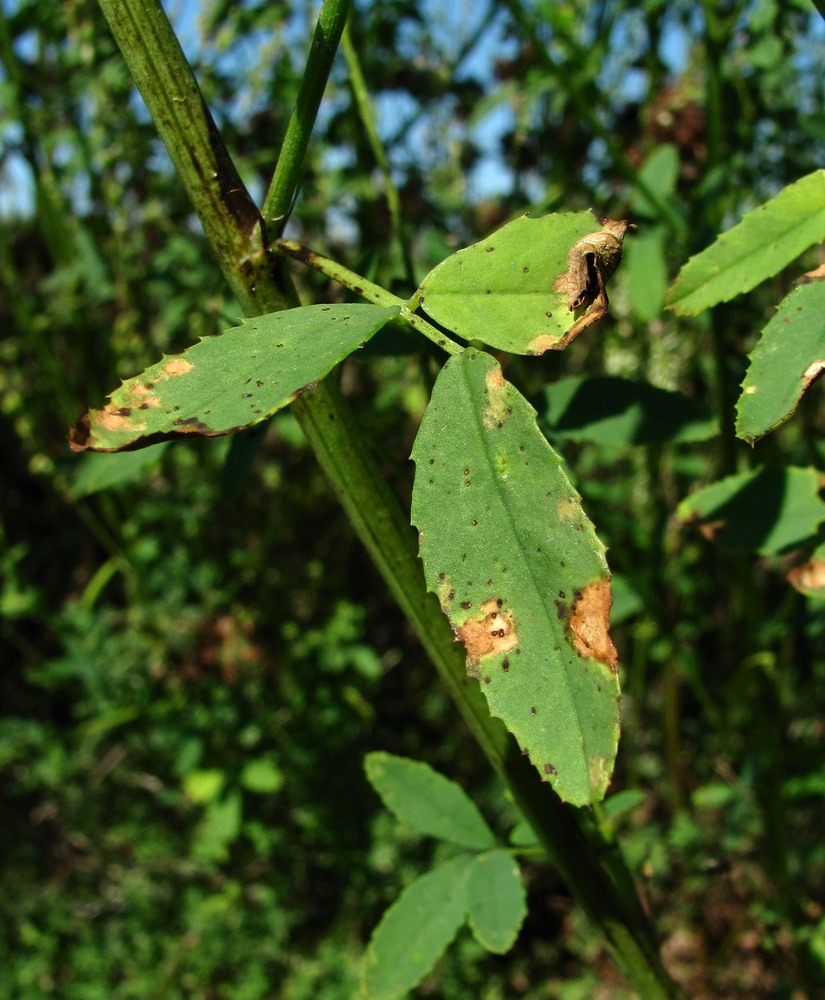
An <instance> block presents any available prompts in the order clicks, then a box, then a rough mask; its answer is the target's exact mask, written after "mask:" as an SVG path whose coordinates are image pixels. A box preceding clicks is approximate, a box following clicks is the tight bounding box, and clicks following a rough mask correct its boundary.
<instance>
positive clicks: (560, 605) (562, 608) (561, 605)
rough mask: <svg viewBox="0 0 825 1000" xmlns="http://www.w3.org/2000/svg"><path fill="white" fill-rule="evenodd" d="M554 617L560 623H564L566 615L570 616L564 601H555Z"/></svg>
mask: <svg viewBox="0 0 825 1000" xmlns="http://www.w3.org/2000/svg"><path fill="white" fill-rule="evenodd" d="M555 604H556V615H557V616H558V619H559V621H560V622H566V621H567V618H568V615H569V614H570V609H569V608H568V607H567V603H566V602H565V601H556V602H555Z"/></svg>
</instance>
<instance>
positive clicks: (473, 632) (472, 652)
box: [455, 598, 519, 668]
mask: <svg viewBox="0 0 825 1000" xmlns="http://www.w3.org/2000/svg"><path fill="white" fill-rule="evenodd" d="M503 605H504V602H503V601H502V600H500V599H497V598H492V599H491V600H489V601H485V602H484V603H483V604H482V605H481V609H480V610H481V614H480V615H478V616H476V617H473V618H468V619H467V620H466V621H465V622H464V624H463V625H462V626H461V627H460V628H456V629H455V634H456V638H457V639H460V640H461V641H462V642H463V643H464V645H465V647H466V649H467V666H468V668H472V667H475V666H477V665H478V664H479V663H480V662H481V661H482V660H484V659H486V658H487V657H489V656H497V655H498V654H499V653H508V652H509V651H510V650H511V649H515V648H516V646H518V644H519V637H518V631H517V630H516V622H515V619H514V618H513V614H512V612H511V611H508V610H507V609H505V608H504V606H503Z"/></svg>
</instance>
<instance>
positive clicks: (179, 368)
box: [163, 358, 195, 378]
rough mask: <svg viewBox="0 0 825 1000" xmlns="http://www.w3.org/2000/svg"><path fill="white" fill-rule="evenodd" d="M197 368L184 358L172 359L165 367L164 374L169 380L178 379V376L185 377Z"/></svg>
mask: <svg viewBox="0 0 825 1000" xmlns="http://www.w3.org/2000/svg"><path fill="white" fill-rule="evenodd" d="M194 367H195V366H194V365H193V364H191V363H190V362H189V361H184V359H183V358H171V359H170V360H169V361H167V362H166V364H165V365H164V366H163V372H164V374H165V375H167V376H168V377H169V378H176V377H177V376H178V375H185V374H186V373H187V372H191V371H192V369H193V368H194Z"/></svg>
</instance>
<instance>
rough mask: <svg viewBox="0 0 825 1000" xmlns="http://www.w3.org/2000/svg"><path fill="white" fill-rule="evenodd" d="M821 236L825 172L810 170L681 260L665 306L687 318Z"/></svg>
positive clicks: (824, 233) (752, 283) (746, 287)
mask: <svg viewBox="0 0 825 1000" xmlns="http://www.w3.org/2000/svg"><path fill="white" fill-rule="evenodd" d="M823 240H825V170H816V171H814V173H812V174H808V175H807V176H806V177H803V178H802V179H801V180H798V181H797V182H796V183H795V184H791V185H789V186H788V187H786V188H785V189H784V190H783V191H780V192H779V194H778V195H777V196H776V197H775V198H771V200H770V201H768V202H766V203H765V204H764V205H760V206H759V208H756V209H754V210H753V211H752V212H748V213H747V215H745V216H744V217H743V219H742V221H741V222H740V223H738V225H736V226H734V227H733V228H732V229H729V230H728V231H727V232H726V233H722V235H721V236H719V237H718V238H717V240H716V241H715V242H714V243H712V244H711V245H710V246H709V247H707V248H706V249H705V250H703V251H702V252H701V253H700V254H697V255H696V256H695V257H691V259H690V260H689V261H688V262H687V264H685V266H684V267H683V268H682V270H681V272H680V273H679V277H678V278H677V279H676V282H675V283H674V284H673V285H672V287H671V289H670V291H669V292H668V295H667V302H668V306H669V307H670V308H671V309H672V310H673V311H674V312H677V313H681V314H682V315H685V316H692V315H695V314H696V313H700V312H702V310H703V309H708V308H709V307H710V306H713V305H716V304H717V303H718V302H728V301H730V299H732V298H735V297H736V296H737V295H741V294H742V293H743V292H748V291H750V289H751V288H755V287H756V285H758V284H759V283H760V282H762V281H765V279H766V278H770V277H771V276H772V275H774V274H776V273H777V272H778V271H780V270H781V269H782V268H783V267H785V266H786V265H788V264H790V263H791V261H793V260H795V259H796V258H797V257H798V256H799V255H800V254H801V253H803V252H804V251H805V250H807V249H808V247H811V246H813V245H814V244H815V243H821V242H822V241H823Z"/></svg>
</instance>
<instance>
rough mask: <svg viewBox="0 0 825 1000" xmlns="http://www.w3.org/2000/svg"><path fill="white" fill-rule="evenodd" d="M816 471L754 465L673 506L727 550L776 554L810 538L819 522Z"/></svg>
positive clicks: (822, 506)
mask: <svg viewBox="0 0 825 1000" xmlns="http://www.w3.org/2000/svg"><path fill="white" fill-rule="evenodd" d="M821 478H822V475H821V473H820V472H819V471H817V470H816V469H798V468H787V469H760V470H758V471H757V472H746V473H742V474H740V475H736V476H728V477H727V478H725V479H720V480H719V481H718V482H716V483H712V484H711V485H710V486H706V487H705V488H704V489H702V490H698V491H697V492H696V493H693V494H691V496H689V497H687V498H686V499H685V500H683V501H682V502H681V503H680V504H679V507H678V508H677V511H676V515H677V517H679V518H680V519H681V520H682V521H685V522H692V523H694V524H696V525H698V527H699V529H700V530H701V531H702V533H703V534H704V535H706V536H707V537H708V538H712V539H713V541H715V542H718V543H719V544H720V545H721V546H723V547H724V548H728V549H745V550H747V551H750V552H759V553H761V554H762V555H777V554H779V553H781V552H784V551H786V550H788V549H792V548H794V547H795V546H797V545H801V544H802V543H803V542H806V541H808V540H809V539H811V538H813V537H815V535H816V533H817V531H818V529H819V525H820V524H821V523H822V521H823V520H825V502H823V500H822V498H821V497H820V495H819V491H820V489H821V487H822V483H821Z"/></svg>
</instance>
